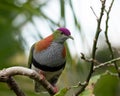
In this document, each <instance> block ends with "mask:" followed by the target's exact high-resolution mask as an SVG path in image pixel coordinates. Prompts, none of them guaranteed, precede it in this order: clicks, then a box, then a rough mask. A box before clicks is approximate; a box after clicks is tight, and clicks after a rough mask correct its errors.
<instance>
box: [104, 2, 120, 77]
mask: <svg viewBox="0 0 120 96" xmlns="http://www.w3.org/2000/svg"><path fill="white" fill-rule="evenodd" d="M113 3H114V0H112V2H111V4H110V6H109V9H108V11H107V10H106V13H107V18H106V28H105V38H106V43H107V45H108V47H109V50H110V53H111V56H112V59H114V53H113V50H112V46H111V44H110V41H109V38H108V27H109V26H108V21H109V14H110V12H111V8H112V6H113ZM113 63H114V66H115V69H116V70H117V73H118V76H119V78H120V72H119V68H118V65H117V63H116V62H113Z"/></svg>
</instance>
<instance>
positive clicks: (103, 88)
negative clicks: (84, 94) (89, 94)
mask: <svg viewBox="0 0 120 96" xmlns="http://www.w3.org/2000/svg"><path fill="white" fill-rule="evenodd" d="M119 90H120V80H119V78H118V77H117V76H115V75H113V74H110V73H108V72H107V73H106V74H104V75H102V76H101V77H100V79H99V80H98V81H97V83H96V85H95V88H94V93H95V96H119V94H120V92H119Z"/></svg>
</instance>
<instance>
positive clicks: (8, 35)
mask: <svg viewBox="0 0 120 96" xmlns="http://www.w3.org/2000/svg"><path fill="white" fill-rule="evenodd" d="M51 1H52V2H53V1H54V2H56V1H57V3H56V6H57V7H56V8H58V10H59V14H58V19H57V20H56V21H55V20H54V18H50V17H49V15H48V14H45V9H46V10H48V8H47V7H48V5H49V3H50V2H51ZM72 1H73V0H67V1H64V0H1V1H0V44H1V45H0V70H2V69H3V68H7V67H11V66H24V67H27V59H28V52H29V50H30V46H31V45H30V44H31V43H30V42H31V41H27V40H31V39H32V42H35V41H37V40H39V39H42V38H43V37H44V36H45V35H43V34H44V33H45V31H46V29H42V30H43V31H41V30H39V28H42V26H44V25H42V26H40V27H37V26H39V23H38V22H39V21H40V20H41V21H40V22H45V23H46V25H45V26H47V27H46V28H48V30H49V31H50V32H52V31H53V30H54V29H56V28H57V27H60V26H64V27H66V24H67V22H68V21H67V19H66V18H67V17H66V16H68V14H66V6H69V7H68V8H69V9H70V11H71V14H72V19H71V21H72V22H73V23H72V25H71V26H72V27H74V28H75V30H76V31H75V32H74V33H72V34H73V36H74V34H77V35H78V38H81V39H80V40H81V41H82V42H84V43H86V41H85V40H86V39H85V38H84V33H83V32H82V31H81V25H80V22H79V20H78V17H77V16H76V12H75V8H74V7H73V3H72ZM81 1H82V0H81ZM48 11H49V10H48ZM50 13H51V14H53V15H54V12H50ZM27 26H29V27H27ZM30 27H32V30H31V29H29V28H30ZM25 28H26V29H27V28H28V30H27V35H26V33H25V30H24V29H25ZM33 29H34V30H33ZM44 30H45V31H44ZM46 34H47V33H46ZM29 36H30V37H29ZM46 36H47V35H46ZM27 38H30V39H27ZM74 39H77V38H74ZM101 42H102V43H101V44H102V48H101V47H100V48H99V50H98V51H97V56H96V59H97V60H98V61H99V62H105V61H108V60H110V59H111V57H110V52H109V49H108V47H105V46H106V44H103V42H104V41H101ZM101 44H100V45H101ZM74 45H75V42H74V41H73V42H72V41H68V42H67V43H66V47H67V66H66V68H65V70H64V72H63V74H62V76H61V77H60V79H59V81H58V86H59V88H60V89H62V88H63V87H69V86H74V85H77V83H78V82H79V81H81V82H83V81H84V80H85V78H86V77H87V75H88V72H89V67H90V64H89V63H86V62H84V61H83V60H81V59H80V53H77V52H76V49H73V50H71V48H70V47H71V46H74ZM103 45H104V46H103ZM83 46H84V44H83ZM72 48H75V47H72ZM88 50H90V49H89V48H88ZM119 51H120V50H119V47H117V48H116V49H115V52H114V54H115V57H119V56H120V55H119ZM90 53H91V52H89V54H87V57H88V58H90V57H91V54H90ZM117 63H118V65H120V64H119V62H117ZM106 70H109V72H110V73H114V74H116V71H115V69H114V67H103V68H102V69H99V70H97V71H96V72H95V73H94V74H93V81H91V82H92V83H95V82H96V85H95V86H94V87H95V90H94V88H93V89H92V88H91V84H90V85H89V87H90V88H89V87H88V88H87V89H86V91H85V92H83V94H82V95H81V96H91V94H93V93H94V94H95V95H96V96H119V94H120V92H119V90H120V81H119V79H118V78H117V76H113V75H111V74H110V73H106ZM95 76H98V77H99V79H98V78H97V79H96V78H94V77H95ZM94 79H95V80H94ZM15 80H16V81H17V83H18V84H19V86H20V88H21V89H22V90H23V91H24V92H25V94H26V96H47V94H36V93H35V92H34V85H33V81H32V80H31V79H30V78H28V77H24V76H15ZM103 87H104V89H103ZM108 88H109V89H108ZM75 90H76V89H73V90H71V91H70V92H68V94H67V95H68V96H72V94H73V92H75ZM0 94H1V96H15V94H14V92H13V91H11V90H10V89H9V87H8V86H7V85H6V84H5V83H2V82H0Z"/></svg>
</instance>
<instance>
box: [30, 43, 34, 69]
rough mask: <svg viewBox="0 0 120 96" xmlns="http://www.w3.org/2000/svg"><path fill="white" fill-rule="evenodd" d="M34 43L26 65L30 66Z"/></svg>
mask: <svg viewBox="0 0 120 96" xmlns="http://www.w3.org/2000/svg"><path fill="white" fill-rule="evenodd" d="M34 46H35V44H33V45H32V47H31V49H30V53H29V58H28V67H29V68H31V65H32V56H33V50H34Z"/></svg>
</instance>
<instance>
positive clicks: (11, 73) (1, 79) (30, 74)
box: [0, 66, 55, 96]
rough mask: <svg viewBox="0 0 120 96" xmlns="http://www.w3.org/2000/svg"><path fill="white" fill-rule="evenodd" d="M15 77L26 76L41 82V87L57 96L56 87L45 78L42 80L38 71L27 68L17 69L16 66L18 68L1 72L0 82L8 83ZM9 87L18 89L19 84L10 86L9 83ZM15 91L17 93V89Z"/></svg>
mask: <svg viewBox="0 0 120 96" xmlns="http://www.w3.org/2000/svg"><path fill="white" fill-rule="evenodd" d="M15 75H24V76H28V77H30V78H32V79H34V80H36V81H39V82H40V83H41V85H42V86H43V87H44V88H45V89H46V90H47V91H48V93H49V94H50V95H51V96H53V95H54V94H55V92H54V87H53V86H52V85H51V84H50V83H49V82H48V81H47V80H46V79H45V78H44V79H42V78H41V77H40V75H39V74H38V73H37V72H36V71H34V70H32V69H28V68H25V67H17V66H16V67H10V68H7V69H3V70H1V71H0V82H7V83H8V81H7V79H8V80H9V79H10V78H9V77H11V76H15ZM5 80H6V81H5ZM10 80H12V81H13V79H10ZM9 85H10V86H11V87H12V86H13V85H14V86H16V88H17V84H10V82H9ZM13 90H14V91H16V90H15V89H13ZM19 96H20V95H19ZM21 96H24V95H21Z"/></svg>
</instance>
